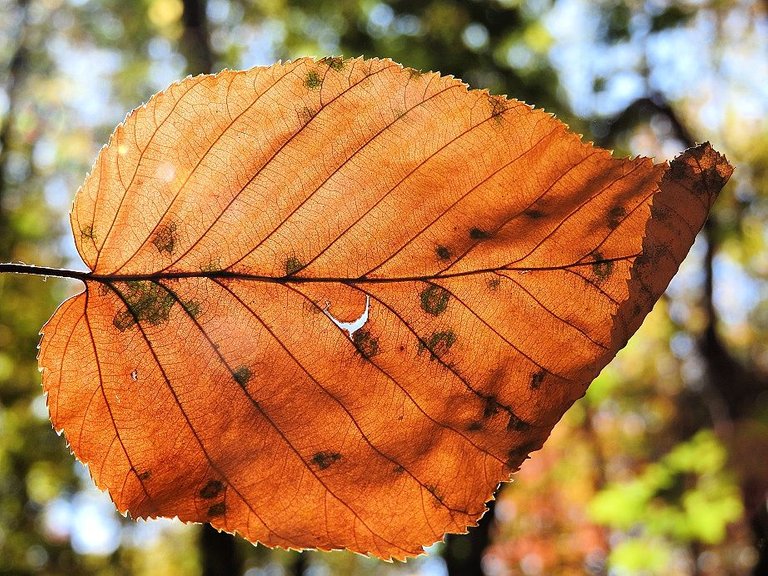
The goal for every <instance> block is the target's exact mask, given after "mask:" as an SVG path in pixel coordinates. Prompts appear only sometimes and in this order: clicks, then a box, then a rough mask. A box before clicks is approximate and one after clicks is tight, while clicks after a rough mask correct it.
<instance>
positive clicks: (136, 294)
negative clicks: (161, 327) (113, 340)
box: [112, 280, 175, 332]
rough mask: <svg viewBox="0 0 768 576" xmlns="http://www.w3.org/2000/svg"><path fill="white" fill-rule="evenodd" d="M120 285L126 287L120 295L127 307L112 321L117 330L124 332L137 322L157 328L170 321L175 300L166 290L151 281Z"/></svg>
mask: <svg viewBox="0 0 768 576" xmlns="http://www.w3.org/2000/svg"><path fill="white" fill-rule="evenodd" d="M120 285H122V286H125V290H124V291H120V294H121V296H122V297H123V299H124V300H125V302H126V304H127V307H126V309H125V310H121V311H119V312H118V313H117V314H115V317H114V318H113V319H112V324H113V325H114V326H115V328H117V329H118V330H120V331H121V332H124V331H125V330H127V329H128V328H130V327H131V326H133V325H134V324H135V323H136V322H137V321H138V322H147V323H148V324H151V325H153V326H156V325H157V324H161V323H162V322H165V321H166V320H168V316H169V315H170V313H171V307H172V306H173V303H174V301H175V299H174V296H173V294H172V293H171V292H169V291H168V290H167V289H166V288H164V287H163V286H161V285H159V284H157V283H156V282H152V281H151V280H132V281H129V282H124V283H120Z"/></svg>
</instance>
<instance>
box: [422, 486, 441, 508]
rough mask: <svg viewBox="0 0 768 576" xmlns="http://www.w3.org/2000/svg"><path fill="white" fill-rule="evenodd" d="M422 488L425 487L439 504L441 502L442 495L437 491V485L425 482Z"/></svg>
mask: <svg viewBox="0 0 768 576" xmlns="http://www.w3.org/2000/svg"><path fill="white" fill-rule="evenodd" d="M424 488H426V490H427V491H428V492H429V493H430V494H432V496H434V497H435V500H437V502H439V503H440V504H442V503H443V496H442V495H441V494H440V493H439V492H438V491H437V486H435V485H434V484H425V485H424Z"/></svg>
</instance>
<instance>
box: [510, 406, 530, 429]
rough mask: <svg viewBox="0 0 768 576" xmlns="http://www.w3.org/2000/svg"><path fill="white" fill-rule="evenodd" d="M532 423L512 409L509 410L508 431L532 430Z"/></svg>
mask: <svg viewBox="0 0 768 576" xmlns="http://www.w3.org/2000/svg"><path fill="white" fill-rule="evenodd" d="M530 429H531V425H530V424H528V422H526V421H525V420H523V419H521V418H520V417H519V416H517V415H516V414H515V413H514V412H512V410H509V420H508V421H507V431H508V432H509V431H510V430H516V431H517V432H525V431H526V430H530Z"/></svg>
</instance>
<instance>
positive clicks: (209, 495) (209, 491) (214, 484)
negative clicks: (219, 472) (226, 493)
mask: <svg viewBox="0 0 768 576" xmlns="http://www.w3.org/2000/svg"><path fill="white" fill-rule="evenodd" d="M222 490H224V484H222V483H221V481H220V480H208V483H207V484H206V485H205V486H203V488H202V490H200V497H201V498H205V499H206V500H211V499H213V498H216V496H218V495H219V494H221V491H222Z"/></svg>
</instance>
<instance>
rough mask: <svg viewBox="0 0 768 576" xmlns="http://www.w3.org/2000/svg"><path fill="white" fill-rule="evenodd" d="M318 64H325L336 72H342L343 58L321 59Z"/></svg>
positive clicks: (328, 57)
mask: <svg viewBox="0 0 768 576" xmlns="http://www.w3.org/2000/svg"><path fill="white" fill-rule="evenodd" d="M320 62H321V63H323V64H327V65H328V68H330V69H331V70H335V71H336V72H341V71H342V70H344V58H342V57H341V56H326V57H325V58H321V59H320Z"/></svg>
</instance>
